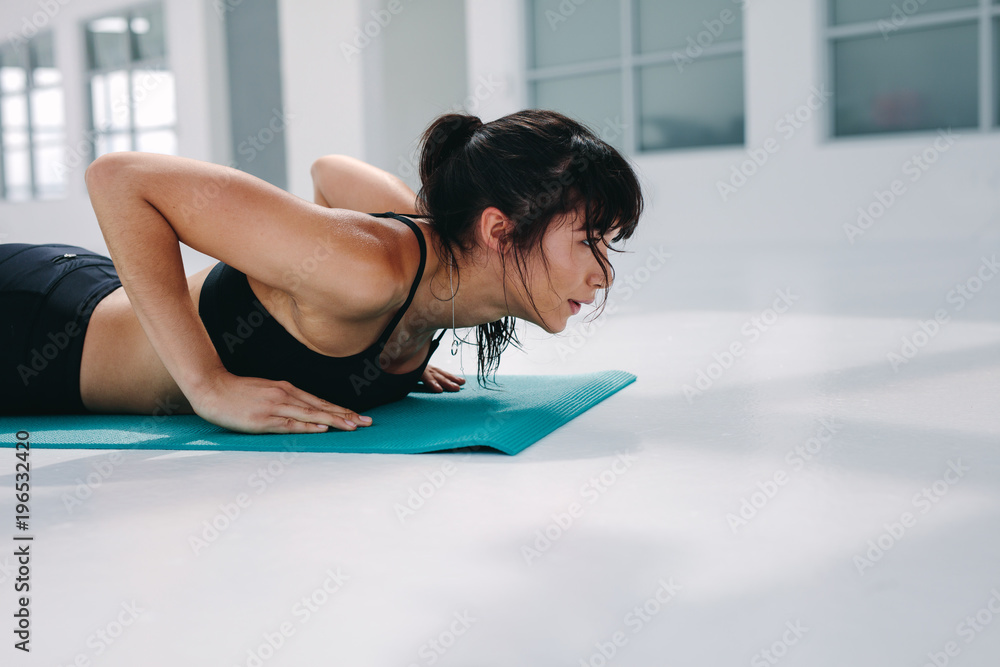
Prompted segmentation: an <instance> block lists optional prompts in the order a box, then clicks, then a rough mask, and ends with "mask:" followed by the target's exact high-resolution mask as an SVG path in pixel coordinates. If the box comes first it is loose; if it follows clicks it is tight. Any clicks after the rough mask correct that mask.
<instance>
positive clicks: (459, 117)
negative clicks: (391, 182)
mask: <svg viewBox="0 0 1000 667" xmlns="http://www.w3.org/2000/svg"><path fill="white" fill-rule="evenodd" d="M482 126H483V121H481V120H479V118H477V117H476V116H466V115H464V114H457V113H450V114H445V115H443V116H440V117H439V118H438V119H437V120H435V121H434V122H433V123H432V124H431V126H430V127H428V128H427V130H426V131H425V132H424V135H423V138H422V143H423V148H422V149H421V152H420V182H421V183H426V182H427V181H428V180H429V179H430V178H431V177H432V176H433V174H434V173H435V172H436V171H437V170H438V169H440V168H441V166H442V165H444V164H445V163H446V162H447V161H448V160H449V158H452V157H454V156H455V155H456V154H457V153H459V152H460V151H461V150H463V149H464V148H465V146H466V144H468V143H469V139H470V138H471V137H472V135H473V134H474V133H475V132H476V130H478V129H479V128H481V127H482Z"/></svg>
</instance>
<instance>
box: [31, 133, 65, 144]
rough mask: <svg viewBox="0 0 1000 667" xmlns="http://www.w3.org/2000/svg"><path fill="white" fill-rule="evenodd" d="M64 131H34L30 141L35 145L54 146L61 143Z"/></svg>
mask: <svg viewBox="0 0 1000 667" xmlns="http://www.w3.org/2000/svg"><path fill="white" fill-rule="evenodd" d="M64 136H65V135H64V133H63V132H62V131H58V132H35V133H34V136H33V139H32V143H33V144H34V145H35V146H36V147H37V146H54V145H61V144H62V142H63V139H64Z"/></svg>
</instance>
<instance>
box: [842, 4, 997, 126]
mask: <svg viewBox="0 0 1000 667" xmlns="http://www.w3.org/2000/svg"><path fill="white" fill-rule="evenodd" d="M827 38H828V39H829V47H830V52H829V53H830V64H831V74H832V79H833V90H834V96H835V100H836V102H835V105H834V110H833V118H832V134H833V136H836V137H846V136H855V135H869V134H878V133H891V132H915V131H923V130H934V129H938V128H946V127H950V128H980V129H983V130H987V129H989V128H991V127H997V125H998V124H1000V115H998V106H1000V100H998V97H997V93H998V92H1000V80H998V79H997V76H998V72H1000V46H998V41H997V40H998V39H1000V0H906V1H905V2H900V1H899V0H830V2H829V26H828V28H827Z"/></svg>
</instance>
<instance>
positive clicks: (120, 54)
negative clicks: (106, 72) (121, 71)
mask: <svg viewBox="0 0 1000 667" xmlns="http://www.w3.org/2000/svg"><path fill="white" fill-rule="evenodd" d="M128 35H129V33H128V20H127V19H126V18H125V17H124V16H108V17H105V18H102V19H97V20H95V21H91V22H90V23H89V24H87V54H88V57H89V61H90V62H89V67H90V69H102V68H105V67H122V66H124V65H126V64H128V62H129V43H128Z"/></svg>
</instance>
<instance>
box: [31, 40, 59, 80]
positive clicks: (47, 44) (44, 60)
mask: <svg viewBox="0 0 1000 667" xmlns="http://www.w3.org/2000/svg"><path fill="white" fill-rule="evenodd" d="M28 46H29V48H30V49H31V68H32V71H31V78H32V82H33V84H34V85H35V86H55V85H59V83H60V82H61V81H62V74H61V73H60V72H59V70H58V69H56V61H55V50H54V48H53V45H52V33H51V32H47V33H43V34H41V35H38V37H36V38H35V39H33V40H31V41H30V42H29V43H28Z"/></svg>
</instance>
